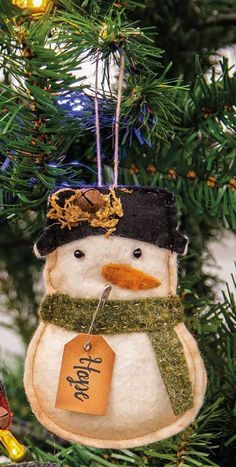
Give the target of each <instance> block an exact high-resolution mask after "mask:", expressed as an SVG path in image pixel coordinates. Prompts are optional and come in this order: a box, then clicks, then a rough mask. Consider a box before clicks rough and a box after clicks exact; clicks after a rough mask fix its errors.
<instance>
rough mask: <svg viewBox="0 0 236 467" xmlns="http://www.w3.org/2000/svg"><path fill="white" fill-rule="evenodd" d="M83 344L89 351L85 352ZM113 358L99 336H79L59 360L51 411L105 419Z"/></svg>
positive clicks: (65, 349) (68, 345)
mask: <svg viewBox="0 0 236 467" xmlns="http://www.w3.org/2000/svg"><path fill="white" fill-rule="evenodd" d="M86 342H89V343H90V344H91V348H90V349H89V350H88V351H86V350H85V349H84V345H85V343H86ZM114 359H115V354H114V352H113V350H112V349H111V347H110V346H109V345H108V344H107V342H106V341H105V339H104V338H103V337H102V336H97V335H93V334H79V335H78V336H76V337H75V338H74V339H72V340H71V341H69V342H68V343H67V344H66V345H65V347H64V352H63V357H62V364H61V371H60V377H59V384H58V390H57V398H56V405H55V407H56V408H58V409H65V410H72V411H75V412H80V413H87V414H91V415H106V409H107V403H108V397H109V392H110V386H111V378H112V370H113V364H114Z"/></svg>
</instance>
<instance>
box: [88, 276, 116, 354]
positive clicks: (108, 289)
mask: <svg viewBox="0 0 236 467" xmlns="http://www.w3.org/2000/svg"><path fill="white" fill-rule="evenodd" d="M111 289H112V286H111V285H109V284H107V285H105V287H104V289H103V291H102V295H101V297H100V299H99V302H98V304H97V308H96V310H95V312H94V314H93V318H92V321H91V324H90V327H89V330H88V334H91V331H92V328H93V325H94V321H95V319H96V316H97V314H98V312H99V310H102V309H103V308H104V306H105V305H106V302H107V300H108V297H109V295H110V293H111ZM90 349H91V343H90V342H89V341H86V342H85V343H84V350H85V351H86V352H88V351H89V350H90Z"/></svg>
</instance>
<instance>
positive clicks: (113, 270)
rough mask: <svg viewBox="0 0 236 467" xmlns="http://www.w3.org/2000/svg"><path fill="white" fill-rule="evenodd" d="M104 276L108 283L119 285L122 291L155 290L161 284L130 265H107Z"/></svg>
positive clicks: (103, 272) (104, 267)
mask: <svg viewBox="0 0 236 467" xmlns="http://www.w3.org/2000/svg"><path fill="white" fill-rule="evenodd" d="M102 275H103V277H104V279H106V281H108V282H111V283H112V284H115V285H118V286H119V287H121V288H122V289H131V290H144V289H153V288H154V287H158V286H159V285H160V284H161V283H160V281H159V280H158V279H155V277H152V276H149V275H148V274H145V273H144V272H142V271H139V269H135V268H132V267H131V266H129V265H128V264H113V263H109V264H105V266H103V268H102Z"/></svg>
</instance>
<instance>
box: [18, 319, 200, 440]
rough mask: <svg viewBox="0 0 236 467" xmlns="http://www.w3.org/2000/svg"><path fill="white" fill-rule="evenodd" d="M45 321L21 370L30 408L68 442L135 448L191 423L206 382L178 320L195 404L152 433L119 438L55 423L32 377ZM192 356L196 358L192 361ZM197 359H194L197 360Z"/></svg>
mask: <svg viewBox="0 0 236 467" xmlns="http://www.w3.org/2000/svg"><path fill="white" fill-rule="evenodd" d="M46 326H47V324H45V323H40V325H39V326H38V329H37V330H36V332H35V334H34V337H33V339H32V340H31V342H30V345H29V347H28V352H27V356H26V366H25V374H24V385H25V391H26V395H27V397H28V399H29V401H30V405H31V408H32V410H33V412H34V414H35V415H36V417H37V418H38V419H39V421H40V422H41V423H42V424H43V425H44V426H45V427H46V428H47V429H48V430H49V431H51V432H53V433H55V434H56V435H57V436H60V437H61V438H64V439H67V440H68V441H71V442H77V443H82V444H83V445H85V446H91V447H96V448H105V449H106V448H107V449H125V448H134V447H137V446H143V445H146V444H149V443H154V442H156V441H160V440H162V439H165V438H169V437H170V436H174V435H175V434H177V433H178V432H179V431H181V430H183V429H184V428H186V427H187V426H188V425H190V424H191V423H192V422H193V420H194V419H195V417H196V415H197V413H198V412H199V410H200V408H201V406H202V404H203V399H204V395H205V391H206V384H207V374H206V370H205V367H204V363H203V360H202V358H201V356H200V353H199V350H198V347H197V343H196V341H195V339H194V338H193V336H192V335H191V334H190V332H189V331H188V330H187V328H186V327H185V325H184V323H179V324H178V325H177V326H176V327H175V332H176V333H177V335H178V337H179V339H180V341H181V342H182V345H183V348H184V354H185V359H186V362H187V365H188V368H189V370H190V369H191V368H192V371H194V376H195V377H194V383H193V398H194V407H193V408H192V409H190V410H188V411H187V412H185V413H184V414H183V415H182V416H180V418H179V419H177V420H176V421H175V422H174V423H171V424H170V425H169V426H167V427H164V428H161V429H160V430H156V431H154V432H151V433H147V434H145V435H143V436H141V437H135V438H128V439H124V437H122V439H120V440H106V439H98V438H88V437H83V436H81V435H80V434H78V433H72V432H69V431H67V430H65V429H64V428H63V427H60V426H58V425H57V424H56V423H55V422H53V420H52V419H51V418H50V417H49V416H48V415H47V413H46V412H44V411H43V408H42V407H41V406H40V404H39V401H38V399H37V395H36V393H35V388H34V383H33V377H34V361H35V355H36V352H37V347H38V345H39V342H40V340H41V338H42V336H43V334H44V330H45V328H46ZM194 360H195V361H194ZM196 360H197V361H196Z"/></svg>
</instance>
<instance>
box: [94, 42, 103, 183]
mask: <svg viewBox="0 0 236 467" xmlns="http://www.w3.org/2000/svg"><path fill="white" fill-rule="evenodd" d="M98 66H99V49H97V53H96V68H95V96H94V107H95V128H96V149H97V171H98V186H102V158H101V138H100V124H99V106H98Z"/></svg>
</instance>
